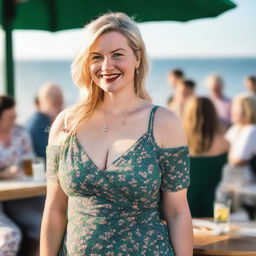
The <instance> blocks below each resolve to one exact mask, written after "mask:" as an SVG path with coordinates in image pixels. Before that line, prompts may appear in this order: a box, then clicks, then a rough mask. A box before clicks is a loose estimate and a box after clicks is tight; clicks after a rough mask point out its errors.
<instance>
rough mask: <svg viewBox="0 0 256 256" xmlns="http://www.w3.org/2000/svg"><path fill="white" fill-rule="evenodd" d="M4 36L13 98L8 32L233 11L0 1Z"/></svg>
mask: <svg viewBox="0 0 256 256" xmlns="http://www.w3.org/2000/svg"><path fill="white" fill-rule="evenodd" d="M0 1H1V6H0V22H1V24H2V26H3V28H4V30H5V32H6V64H5V66H6V68H7V70H6V71H7V75H6V81H7V87H6V88H7V93H9V94H12V95H13V94H14V85H13V84H14V82H13V71H12V66H13V63H12V52H11V49H12V47H11V45H12V41H11V31H12V30H13V29H39V30H48V31H58V30H64V29H72V28H81V27H83V26H84V24H86V23H87V22H88V21H90V20H91V19H92V18H95V17H97V16H98V15H100V14H102V13H105V12H107V11H110V10H111V11H113V12H117V11H120V12H125V13H126V14H128V15H129V16H135V18H136V20H137V21H138V22H142V21H167V20H176V21H188V20H192V19H198V18H206V17H215V16H217V15H219V14H221V13H223V12H225V11H227V10H229V9H232V8H234V7H235V4H234V3H232V2H231V1H230V0H97V1H96V0H0Z"/></svg>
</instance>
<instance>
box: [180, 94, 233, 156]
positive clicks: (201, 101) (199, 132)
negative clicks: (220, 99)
mask: <svg viewBox="0 0 256 256" xmlns="http://www.w3.org/2000/svg"><path fill="white" fill-rule="evenodd" d="M183 123H184V129H185V133H186V135H187V137H188V147H189V152H190V154H191V155H192V156H216V155H220V154H223V153H225V152H228V149H229V143H228V141H227V140H226V139H225V138H224V135H225V131H224V129H223V127H222V126H221V124H220V122H219V119H218V116H217V113H216V110H215V108H214V105H213V104H212V102H211V101H210V100H209V99H208V98H206V97H193V98H191V99H190V100H189V101H188V103H187V105H186V107H185V110H184V115H183Z"/></svg>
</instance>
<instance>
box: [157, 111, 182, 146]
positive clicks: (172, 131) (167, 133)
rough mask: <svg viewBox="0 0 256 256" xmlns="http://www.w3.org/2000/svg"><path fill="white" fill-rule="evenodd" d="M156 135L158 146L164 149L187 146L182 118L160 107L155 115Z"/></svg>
mask: <svg viewBox="0 0 256 256" xmlns="http://www.w3.org/2000/svg"><path fill="white" fill-rule="evenodd" d="M154 134H155V137H156V141H157V144H158V145H159V143H160V145H159V146H161V147H163V148H171V147H179V146H184V145H187V141H186V136H185V133H184V130H183V127H182V123H181V120H180V118H179V117H178V116H177V115H176V114H175V113H174V112H172V111H170V110H168V109H167V108H164V107H158V110H157V112H156V115H155V122H154Z"/></svg>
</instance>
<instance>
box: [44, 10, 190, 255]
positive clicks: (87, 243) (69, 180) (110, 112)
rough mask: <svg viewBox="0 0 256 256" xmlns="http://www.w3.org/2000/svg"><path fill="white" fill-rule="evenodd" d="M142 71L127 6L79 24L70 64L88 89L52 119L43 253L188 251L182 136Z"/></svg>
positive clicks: (186, 167)
mask: <svg viewBox="0 0 256 256" xmlns="http://www.w3.org/2000/svg"><path fill="white" fill-rule="evenodd" d="M146 73H147V58H146V53H145V46H144V43H143V40H142V38H141V35H140V32H139V30H138V27H137V26H136V24H135V23H134V22H133V21H132V20H131V19H130V18H129V17H128V16H127V15H125V14H123V13H109V14H106V15H103V16H101V17H99V18H98V19H96V20H95V21H92V22H91V23H90V24H89V25H88V26H87V27H86V40H85V42H84V43H83V45H82V49H81V51H80V53H79V54H78V56H77V58H76V59H75V61H74V63H73V65H72V74H73V79H74V82H75V83H76V84H77V85H79V86H80V87H82V88H84V89H87V90H88V96H87V98H84V99H82V101H81V103H80V104H78V105H75V106H74V107H73V108H71V109H68V110H66V111H64V112H63V113H61V114H60V115H59V116H58V117H57V119H56V121H55V122H54V124H53V126H52V129H51V133H50V138H49V146H48V148H47V162H48V166H47V176H48V181H47V199H46V204H45V211H44V217H43V221H42V231H41V243H40V244H41V249H40V252H41V256H49V255H72V256H87V255H124V256H125V255H145V256H155V255H159V256H164V255H168V256H172V255H174V253H175V255H176V256H191V255H192V247H193V246H192V225H191V216H190V212H189V208H188V204H187V200H186V190H187V187H188V185H189V162H188V161H189V158H188V148H187V146H186V140H185V136H184V133H183V131H182V127H181V124H180V123H179V120H178V119H177V118H176V116H175V115H173V114H172V113H171V112H169V111H168V110H166V109H164V108H161V107H160V108H159V107H157V106H154V105H152V104H151V102H150V101H149V96H148V94H147V92H146V90H145V88H144V80H145V75H146ZM160 190H161V191H162V195H163V212H164V215H165V219H166V223H167V225H166V224H165V223H163V222H162V221H161V220H160V218H159V211H158V205H159V200H160Z"/></svg>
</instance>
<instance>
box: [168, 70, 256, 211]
mask: <svg viewBox="0 0 256 256" xmlns="http://www.w3.org/2000/svg"><path fill="white" fill-rule="evenodd" d="M169 81H170V85H171V88H172V91H173V94H172V96H171V97H170V98H169V99H168V101H167V105H168V107H169V109H170V110H171V111H173V112H175V113H176V114H177V115H178V116H179V117H180V118H181V120H182V121H183V126H184V129H185V132H186V135H187V138H188V146H189V150H190V155H191V156H195V157H202V156H206V157H207V156H218V155H221V154H224V153H227V154H228V162H227V163H226V165H225V166H224V168H223V173H222V179H221V181H220V184H219V186H218V187H217V188H216V199H218V200H224V199H225V198H230V199H232V211H234V212H235V211H239V210H242V208H243V202H242V201H241V200H240V196H239V191H240V189H241V188H242V187H245V186H250V185H251V184H255V182H256V176H255V174H256V172H255V170H256V166H255V157H256V77H255V76H249V77H247V78H246V79H245V81H244V84H245V92H244V93H242V94H240V95H237V96H236V97H234V99H233V100H231V99H229V98H228V97H227V96H225V94H224V82H223V79H222V78H221V77H220V76H218V75H210V76H209V77H207V79H206V82H205V83H206V86H207V88H208V89H209V96H208V97H202V96H198V95H196V92H195V83H194V82H193V81H191V82H190V84H193V87H191V86H185V84H186V83H187V81H188V80H186V78H185V77H184V72H183V71H182V70H179V69H176V70H173V71H171V72H170V74H169ZM189 81H190V80H189ZM185 88H186V89H185ZM191 88H192V89H191ZM205 171H207V170H205Z"/></svg>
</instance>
